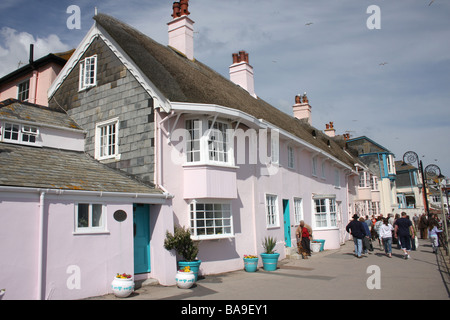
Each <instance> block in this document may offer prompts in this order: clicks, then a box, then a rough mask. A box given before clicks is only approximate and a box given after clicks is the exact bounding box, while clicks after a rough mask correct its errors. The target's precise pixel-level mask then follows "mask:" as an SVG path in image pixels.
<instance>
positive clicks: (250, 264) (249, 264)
mask: <svg viewBox="0 0 450 320" xmlns="http://www.w3.org/2000/svg"><path fill="white" fill-rule="evenodd" d="M244 269H245V271H247V272H255V271H256V270H257V269H258V257H257V256H253V255H244Z"/></svg>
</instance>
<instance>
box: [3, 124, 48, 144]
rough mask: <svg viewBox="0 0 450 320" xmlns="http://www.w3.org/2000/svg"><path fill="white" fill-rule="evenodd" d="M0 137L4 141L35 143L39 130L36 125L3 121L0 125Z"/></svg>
mask: <svg viewBox="0 0 450 320" xmlns="http://www.w3.org/2000/svg"><path fill="white" fill-rule="evenodd" d="M1 133H2V135H1V137H2V139H1V140H2V141H4V142H12V143H21V144H33V145H34V144H36V141H37V138H38V135H39V130H38V128H36V127H32V126H29V125H22V124H16V123H9V122H5V123H3V124H2V127H1Z"/></svg>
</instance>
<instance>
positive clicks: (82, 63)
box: [78, 55, 97, 91]
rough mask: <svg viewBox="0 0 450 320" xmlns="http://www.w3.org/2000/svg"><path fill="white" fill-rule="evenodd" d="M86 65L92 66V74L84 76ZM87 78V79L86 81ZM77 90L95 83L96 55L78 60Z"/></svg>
mask: <svg viewBox="0 0 450 320" xmlns="http://www.w3.org/2000/svg"><path fill="white" fill-rule="evenodd" d="M87 65H89V66H90V67H92V66H93V68H91V69H90V72H91V73H92V74H90V75H89V77H86V74H87V72H88V70H87V69H86V67H87ZM88 80H89V81H88ZM78 83H79V84H78V85H79V88H78V89H79V91H83V90H86V89H89V88H91V87H95V86H96V85H97V55H93V56H90V57H86V58H84V59H83V60H81V61H80V73H79V81H78Z"/></svg>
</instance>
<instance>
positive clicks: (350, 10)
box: [0, 0, 450, 176]
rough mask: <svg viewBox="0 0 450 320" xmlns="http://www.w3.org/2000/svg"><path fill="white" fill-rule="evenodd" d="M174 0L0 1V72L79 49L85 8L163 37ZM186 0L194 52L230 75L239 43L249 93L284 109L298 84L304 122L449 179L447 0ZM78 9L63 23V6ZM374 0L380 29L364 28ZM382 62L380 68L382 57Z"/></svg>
mask: <svg viewBox="0 0 450 320" xmlns="http://www.w3.org/2000/svg"><path fill="white" fill-rule="evenodd" d="M172 3H173V0H170V1H169V0H167V1H166V0H147V1H138V0H134V1H129V0H128V1H124V0H101V1H95V0H70V1H48V0H35V1H30V0H2V2H1V3H0V21H1V22H0V59H1V61H2V63H1V64H0V76H3V75H5V74H7V73H9V72H11V71H13V70H15V69H16V68H17V66H18V64H19V62H27V61H28V48H29V44H30V42H32V43H34V44H35V57H36V58H39V57H40V56H44V55H46V54H48V53H49V52H59V51H65V50H68V49H71V48H74V47H76V46H77V45H78V44H79V42H80V41H81V40H82V38H83V37H84V35H85V34H86V32H87V31H88V30H89V29H90V27H91V26H92V24H93V20H92V16H93V15H94V8H95V7H98V11H99V12H102V13H105V14H109V15H112V16H114V17H116V18H118V19H119V20H121V21H124V22H126V23H128V24H130V25H131V26H133V27H135V28H137V29H139V30H140V31H141V32H143V33H145V34H147V35H148V36H150V37H151V38H153V39H154V40H156V41H158V42H160V43H162V44H165V45H166V44H167V38H168V37H167V22H169V21H170V20H171V16H170V15H171V11H172V9H171V8H172ZM430 3H431V0H396V1H392V0H340V1H336V0H279V1H269V0H245V1H238V0H226V1H223V0H191V1H190V4H189V10H190V12H191V15H190V18H191V19H193V20H194V21H195V25H194V27H195V44H194V47H195V49H194V50H195V57H196V59H198V60H200V61H201V62H203V63H205V64H206V65H208V66H210V67H211V68H213V69H214V70H215V71H217V72H218V73H220V74H222V75H223V76H225V77H227V78H228V67H229V66H230V64H231V63H232V59H231V54H232V53H234V52H238V51H239V50H246V51H247V52H248V53H249V55H250V64H251V65H252V66H253V67H254V73H255V91H256V94H257V95H258V96H259V97H260V98H262V99H264V100H266V101H267V102H269V103H271V104H272V105H274V106H275V107H277V108H279V109H281V110H282V111H284V112H286V113H289V114H292V105H293V103H294V97H295V95H296V94H298V93H303V92H307V94H308V98H309V100H310V103H311V105H312V123H313V125H314V126H315V127H317V128H319V129H322V130H323V129H325V124H326V123H329V122H330V121H333V122H334V125H335V128H336V130H337V134H342V133H346V132H348V133H350V134H351V135H352V137H357V136H362V135H366V136H368V137H369V138H371V139H372V140H374V141H376V142H378V143H379V144H381V145H383V146H384V147H386V148H387V149H389V150H390V151H392V152H393V153H394V154H395V156H396V159H397V160H401V159H402V157H403V154H404V153H405V152H407V151H410V150H412V151H415V152H416V153H417V154H418V155H419V157H420V159H421V160H422V161H423V164H424V166H427V165H429V164H436V165H438V166H439V167H440V168H441V171H442V173H443V174H444V175H446V176H450V139H449V137H450V123H449V121H450V18H449V17H450V1H448V0H435V1H433V2H432V3H431V4H430ZM70 5H76V6H78V7H79V8H80V10H81V29H79V30H77V29H68V28H67V24H66V22H67V19H68V18H69V17H70V15H71V14H68V13H67V12H66V11H67V8H68V7H69V6H70ZM371 5H376V6H378V7H379V8H380V19H379V21H380V27H381V28H380V29H369V28H368V27H367V20H368V19H369V20H371V17H372V14H373V12H372V11H370V13H367V9H368V7H369V6H371ZM385 62H386V63H385ZM383 63H385V64H383Z"/></svg>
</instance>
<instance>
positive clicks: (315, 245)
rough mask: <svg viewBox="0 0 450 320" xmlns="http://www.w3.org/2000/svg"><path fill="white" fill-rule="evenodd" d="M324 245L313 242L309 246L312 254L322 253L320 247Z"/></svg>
mask: <svg viewBox="0 0 450 320" xmlns="http://www.w3.org/2000/svg"><path fill="white" fill-rule="evenodd" d="M321 245H322V244H321V243H320V242H311V244H310V245H309V247H310V248H311V251H312V252H319V251H320V246H321Z"/></svg>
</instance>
